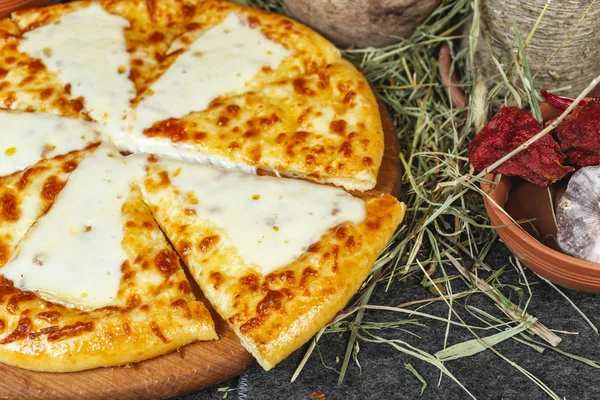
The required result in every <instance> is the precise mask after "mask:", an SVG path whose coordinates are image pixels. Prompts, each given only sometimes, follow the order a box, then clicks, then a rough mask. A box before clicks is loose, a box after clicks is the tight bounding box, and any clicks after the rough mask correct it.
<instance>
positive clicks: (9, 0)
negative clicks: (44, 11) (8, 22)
mask: <svg viewBox="0 0 600 400" xmlns="http://www.w3.org/2000/svg"><path fill="white" fill-rule="evenodd" d="M50 1H51V0H0V19H2V18H6V17H8V16H9V15H10V13H11V12H13V11H17V10H24V9H26V8H35V7H41V6H45V5H46V4H49V3H50Z"/></svg>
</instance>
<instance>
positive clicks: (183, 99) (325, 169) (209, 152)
mask: <svg viewBox="0 0 600 400" xmlns="http://www.w3.org/2000/svg"><path fill="white" fill-rule="evenodd" d="M191 21H192V22H191V23H190V25H191V26H192V27H189V26H188V28H187V31H186V33H184V34H183V35H182V36H180V37H179V38H177V39H176V40H175V41H174V42H173V44H172V46H171V48H170V49H169V52H168V54H167V56H166V57H165V59H164V60H163V61H162V63H161V64H160V65H159V67H158V68H157V69H156V71H155V73H154V75H155V78H154V81H153V83H152V84H150V85H149V87H148V88H147V89H146V90H145V91H144V92H143V93H141V94H140V95H139V96H138V97H137V98H136V99H135V100H134V102H133V109H132V111H131V113H130V117H129V120H130V121H128V122H129V123H130V126H129V128H128V129H129V130H130V131H131V134H130V135H124V136H122V137H117V136H116V135H113V140H115V142H116V143H117V144H118V145H119V146H121V147H123V148H126V149H129V150H131V151H138V152H139V151H142V152H147V153H152V154H157V155H162V156H165V157H170V158H179V159H185V160H188V161H194V162H201V163H210V164H215V165H219V166H221V167H224V168H227V169H238V170H246V171H252V170H255V169H256V168H262V169H267V170H273V169H274V170H277V171H279V172H280V173H281V174H284V175H286V176H292V177H301V178H307V179H311V180H316V181H318V182H325V183H333V184H336V185H339V186H343V187H344V188H346V189H350V190H360V191H365V190H369V189H372V188H373V187H374V186H375V184H376V180H377V174H378V171H379V167H380V165H381V160H382V155H383V129H382V125H381V119H380V115H379V108H378V105H377V102H376V99H375V97H374V95H373V93H372V91H371V88H370V87H369V85H368V84H367V83H366V81H365V79H364V77H362V75H360V73H359V72H358V71H357V70H356V69H355V68H354V67H353V66H352V65H351V64H350V63H348V62H347V61H345V60H343V59H342V58H341V56H340V53H339V51H338V50H337V49H336V48H335V47H334V46H333V45H332V44H330V43H329V42H327V41H326V40H324V39H323V38H321V37H320V36H318V35H317V34H315V33H314V32H312V31H311V30H310V29H308V28H306V27H304V26H302V25H301V24H298V23H297V22H293V21H292V20H290V19H287V18H285V17H282V16H276V15H273V14H269V13H265V12H262V11H259V10H254V9H250V8H247V7H243V6H239V5H235V4H231V3H228V2H223V1H207V2H202V3H201V4H200V5H199V6H198V7H197V8H196V13H195V15H194V17H193V18H192V19H191ZM194 24H195V25H194ZM192 28H193V29H192Z"/></svg>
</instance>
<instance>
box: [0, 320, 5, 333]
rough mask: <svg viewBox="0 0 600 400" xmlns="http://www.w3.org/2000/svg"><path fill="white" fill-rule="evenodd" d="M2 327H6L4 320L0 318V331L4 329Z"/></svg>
mask: <svg viewBox="0 0 600 400" xmlns="http://www.w3.org/2000/svg"><path fill="white" fill-rule="evenodd" d="M4 329H6V322H4V320H3V319H1V318H0V332H2V331H4Z"/></svg>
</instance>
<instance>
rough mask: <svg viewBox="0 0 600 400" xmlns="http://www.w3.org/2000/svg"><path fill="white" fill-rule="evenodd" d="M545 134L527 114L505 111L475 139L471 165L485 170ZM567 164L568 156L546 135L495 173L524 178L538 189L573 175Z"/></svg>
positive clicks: (490, 122)
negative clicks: (564, 163) (539, 133)
mask: <svg viewBox="0 0 600 400" xmlns="http://www.w3.org/2000/svg"><path fill="white" fill-rule="evenodd" d="M541 130H542V127H541V126H540V125H539V124H538V122H537V121H536V120H535V118H533V117H532V116H531V115H530V114H528V113H527V112H525V111H523V110H521V109H520V108H518V107H504V108H502V109H500V111H498V113H497V114H496V115H495V116H494V118H492V119H491V120H490V121H489V122H488V123H487V125H486V126H485V127H484V128H483V129H482V130H481V131H480V132H479V133H478V134H477V135H476V136H475V139H473V142H472V143H471V145H470V146H469V161H471V164H473V166H474V167H475V168H476V169H478V170H480V171H481V170H484V169H485V168H487V167H489V166H490V165H492V164H493V163H494V162H495V161H497V160H499V159H500V158H502V156H505V155H506V154H508V153H510V152H511V151H513V150H514V149H516V148H517V147H519V146H520V145H522V144H523V143H525V142H526V141H527V140H528V139H530V138H531V137H533V136H534V135H535V134H537V133H538V132H540V131H541ZM563 161H564V155H563V154H562V153H561V152H560V148H559V146H558V144H557V143H556V141H555V140H554V139H553V138H552V136H550V135H546V136H544V137H543V138H541V139H540V140H538V141H537V142H535V143H533V144H532V145H531V146H529V148H528V149H526V150H523V151H521V152H520V153H518V154H516V155H515V156H513V157H512V158H510V159H508V160H507V161H506V162H504V163H503V164H502V165H500V166H499V167H498V168H496V169H495V170H494V171H493V172H495V173H501V174H504V175H509V176H520V177H521V178H523V179H526V180H528V181H529V182H532V183H535V184H536V185H540V186H548V185H549V184H552V183H554V182H556V181H558V180H559V179H561V178H563V177H564V176H565V175H566V174H568V173H569V172H571V171H573V168H571V167H567V166H564V165H563Z"/></svg>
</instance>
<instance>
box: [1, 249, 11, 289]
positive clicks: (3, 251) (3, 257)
mask: <svg viewBox="0 0 600 400" xmlns="http://www.w3.org/2000/svg"><path fill="white" fill-rule="evenodd" d="M9 257H10V248H9V247H8V245H7V244H6V243H4V242H2V241H1V240H0V266H2V265H4V264H6V263H7V262H8V259H9ZM0 294H1V293H0Z"/></svg>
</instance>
